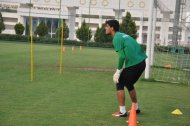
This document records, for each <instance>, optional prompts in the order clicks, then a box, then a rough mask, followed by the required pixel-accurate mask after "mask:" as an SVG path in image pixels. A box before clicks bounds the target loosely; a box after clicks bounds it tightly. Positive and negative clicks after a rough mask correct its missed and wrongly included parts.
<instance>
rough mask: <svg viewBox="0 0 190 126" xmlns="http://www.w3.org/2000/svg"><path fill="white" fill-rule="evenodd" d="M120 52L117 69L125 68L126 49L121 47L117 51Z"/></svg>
mask: <svg viewBox="0 0 190 126" xmlns="http://www.w3.org/2000/svg"><path fill="white" fill-rule="evenodd" d="M117 54H118V66H117V69H119V70H120V69H122V68H123V64H124V62H125V54H124V50H123V49H121V50H119V51H118V52H117Z"/></svg>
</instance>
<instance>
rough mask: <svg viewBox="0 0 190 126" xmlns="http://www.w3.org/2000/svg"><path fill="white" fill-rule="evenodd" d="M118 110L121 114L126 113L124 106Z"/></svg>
mask: <svg viewBox="0 0 190 126" xmlns="http://www.w3.org/2000/svg"><path fill="white" fill-rule="evenodd" d="M119 109H120V112H121V113H122V114H124V113H126V109H125V106H119Z"/></svg>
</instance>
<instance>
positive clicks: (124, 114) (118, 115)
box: [112, 112, 127, 117]
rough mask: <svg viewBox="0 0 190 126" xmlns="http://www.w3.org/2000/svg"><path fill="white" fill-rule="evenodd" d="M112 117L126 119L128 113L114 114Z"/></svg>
mask: <svg viewBox="0 0 190 126" xmlns="http://www.w3.org/2000/svg"><path fill="white" fill-rule="evenodd" d="M112 116H114V117H126V116H127V112H126V113H121V112H116V113H113V114H112Z"/></svg>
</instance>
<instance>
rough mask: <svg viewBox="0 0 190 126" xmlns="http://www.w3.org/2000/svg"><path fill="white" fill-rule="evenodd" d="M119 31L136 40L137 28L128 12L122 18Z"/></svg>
mask: <svg viewBox="0 0 190 126" xmlns="http://www.w3.org/2000/svg"><path fill="white" fill-rule="evenodd" d="M120 31H121V32H124V33H127V34H128V35H130V36H131V37H133V38H134V39H136V38H137V28H136V24H135V21H134V20H133V19H132V17H131V14H130V12H127V13H126V16H125V17H124V18H123V20H122V23H121V25H120Z"/></svg>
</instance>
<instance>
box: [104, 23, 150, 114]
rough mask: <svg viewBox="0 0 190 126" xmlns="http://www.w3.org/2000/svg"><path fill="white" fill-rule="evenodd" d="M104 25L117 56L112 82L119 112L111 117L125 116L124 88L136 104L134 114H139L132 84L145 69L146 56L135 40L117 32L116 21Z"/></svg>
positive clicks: (117, 24) (117, 25)
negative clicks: (114, 85) (115, 91)
mask: <svg viewBox="0 0 190 126" xmlns="http://www.w3.org/2000/svg"><path fill="white" fill-rule="evenodd" d="M105 24H106V25H105V30H106V34H108V35H111V36H112V38H113V40H112V44H113V46H114V50H115V51H116V53H117V54H118V66H117V70H116V72H115V74H114V75H113V81H114V82H115V84H116V89H117V93H116V95H117V99H118V103H119V111H118V112H116V113H113V114H112V116H119V117H125V116H127V111H126V108H125V91H124V87H126V88H127V90H128V93H129V95H130V98H131V101H132V102H133V103H135V104H136V113H140V108H139V105H138V102H137V96H136V91H135V87H134V84H135V83H136V81H137V80H138V79H139V77H140V76H141V74H142V73H143V71H144V69H145V66H146V63H145V59H146V58H147V56H146V54H145V52H144V50H143V49H142V48H141V46H140V45H139V44H138V43H137V42H136V40H135V39H133V38H132V37H131V36H129V35H127V34H125V33H121V32H119V22H118V21H117V20H108V21H106V23H105Z"/></svg>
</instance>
